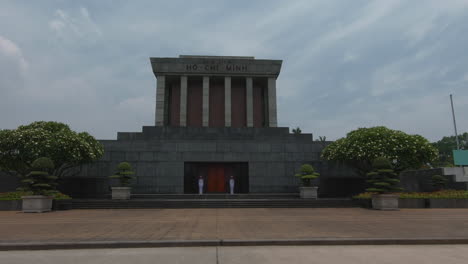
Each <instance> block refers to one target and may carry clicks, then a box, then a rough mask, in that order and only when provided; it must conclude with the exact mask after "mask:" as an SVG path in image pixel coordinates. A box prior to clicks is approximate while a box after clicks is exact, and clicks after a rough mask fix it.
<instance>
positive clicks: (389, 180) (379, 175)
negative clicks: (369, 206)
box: [366, 157, 402, 193]
mask: <svg viewBox="0 0 468 264" xmlns="http://www.w3.org/2000/svg"><path fill="white" fill-rule="evenodd" d="M372 167H373V171H372V172H369V173H367V177H368V180H367V183H369V184H370V186H371V187H370V188H367V189H366V191H367V192H376V193H389V192H397V191H401V190H402V189H401V188H400V187H398V184H399V183H400V179H399V177H398V174H396V173H395V172H394V171H393V167H392V164H391V163H390V161H389V160H388V159H387V158H384V157H379V158H376V159H374V161H373V162H372Z"/></svg>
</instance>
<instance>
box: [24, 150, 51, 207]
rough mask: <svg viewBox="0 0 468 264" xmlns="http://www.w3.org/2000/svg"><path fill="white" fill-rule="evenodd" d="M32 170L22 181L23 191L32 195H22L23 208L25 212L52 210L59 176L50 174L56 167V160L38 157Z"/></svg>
mask: <svg viewBox="0 0 468 264" xmlns="http://www.w3.org/2000/svg"><path fill="white" fill-rule="evenodd" d="M31 167H32V171H31V172H30V173H29V174H27V175H26V176H24V178H23V180H22V181H21V182H22V184H23V185H24V187H22V188H19V189H20V190H22V191H26V192H28V193H31V195H25V196H22V197H21V199H22V200H23V202H22V210H23V212H25V213H42V212H48V211H51V210H52V200H53V194H54V193H55V192H56V191H55V187H56V186H57V183H56V182H57V177H56V176H53V175H49V171H51V170H52V169H54V162H53V161H52V160H51V159H49V158H45V157H42V158H38V159H36V160H35V161H34V162H33V163H32V165H31Z"/></svg>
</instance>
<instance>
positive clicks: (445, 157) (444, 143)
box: [432, 132, 468, 167]
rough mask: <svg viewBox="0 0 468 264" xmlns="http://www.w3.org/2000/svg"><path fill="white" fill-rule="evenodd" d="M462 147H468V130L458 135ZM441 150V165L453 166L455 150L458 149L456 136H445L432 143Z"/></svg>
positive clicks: (439, 161)
mask: <svg viewBox="0 0 468 264" xmlns="http://www.w3.org/2000/svg"><path fill="white" fill-rule="evenodd" d="M458 141H459V143H460V149H468V132H465V133H463V134H461V135H458ZM432 144H433V146H434V147H436V148H437V149H438V150H439V160H438V163H437V165H439V166H442V167H444V166H453V152H452V151H453V150H454V149H457V141H456V139H455V136H450V137H443V138H442V139H441V140H439V141H437V142H434V143H432Z"/></svg>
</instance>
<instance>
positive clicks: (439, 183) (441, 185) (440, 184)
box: [431, 175, 447, 191]
mask: <svg viewBox="0 0 468 264" xmlns="http://www.w3.org/2000/svg"><path fill="white" fill-rule="evenodd" d="M431 185H432V186H434V188H436V190H438V191H440V190H443V189H445V187H446V186H447V179H446V178H445V177H444V176H441V175H434V176H432V177H431Z"/></svg>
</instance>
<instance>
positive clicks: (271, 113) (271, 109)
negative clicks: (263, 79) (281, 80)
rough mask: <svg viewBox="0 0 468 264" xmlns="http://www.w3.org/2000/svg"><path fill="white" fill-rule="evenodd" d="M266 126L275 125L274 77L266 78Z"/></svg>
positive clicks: (276, 124)
mask: <svg viewBox="0 0 468 264" xmlns="http://www.w3.org/2000/svg"><path fill="white" fill-rule="evenodd" d="M268 126H269V127H277V126H278V123H277V117H276V78H274V77H273V78H268Z"/></svg>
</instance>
